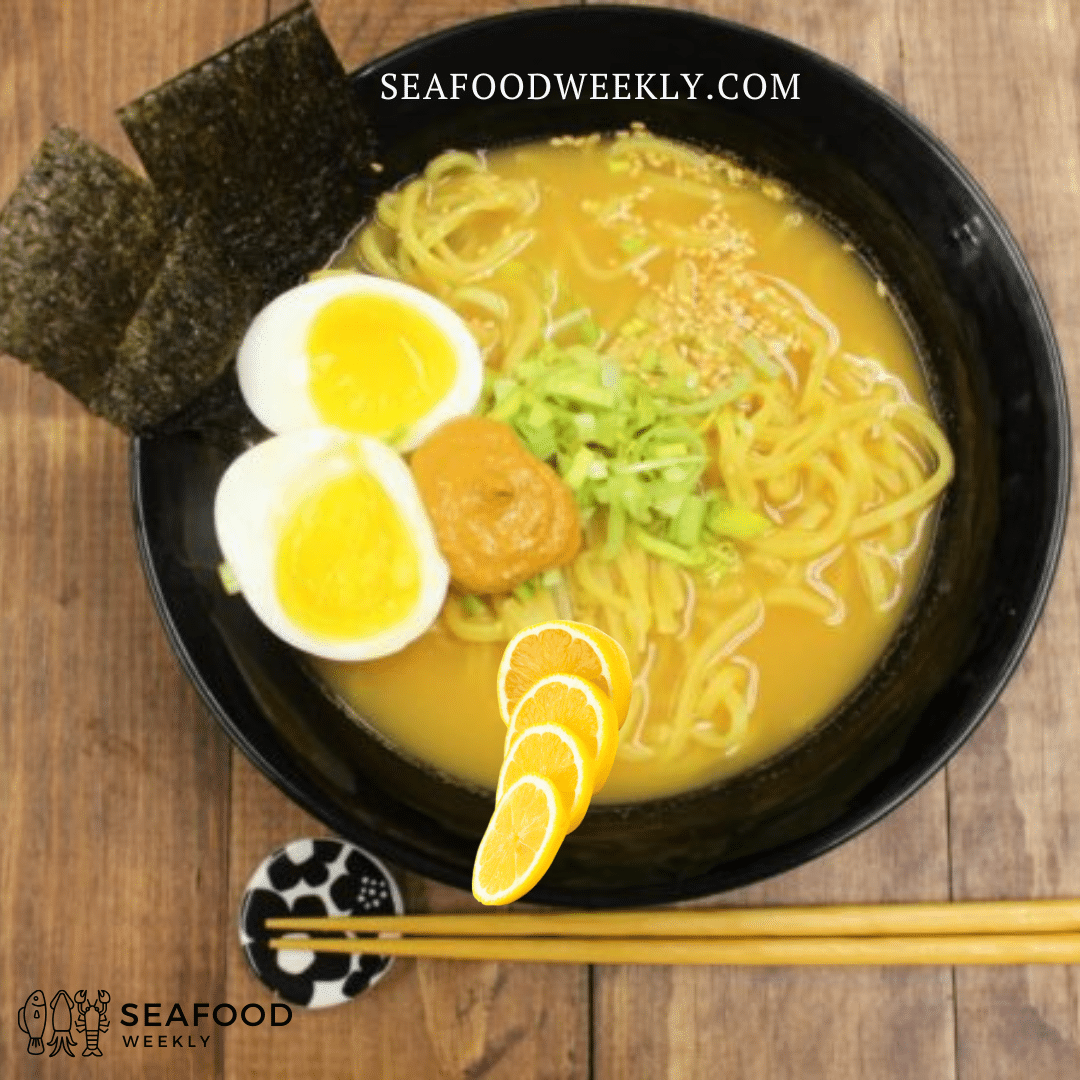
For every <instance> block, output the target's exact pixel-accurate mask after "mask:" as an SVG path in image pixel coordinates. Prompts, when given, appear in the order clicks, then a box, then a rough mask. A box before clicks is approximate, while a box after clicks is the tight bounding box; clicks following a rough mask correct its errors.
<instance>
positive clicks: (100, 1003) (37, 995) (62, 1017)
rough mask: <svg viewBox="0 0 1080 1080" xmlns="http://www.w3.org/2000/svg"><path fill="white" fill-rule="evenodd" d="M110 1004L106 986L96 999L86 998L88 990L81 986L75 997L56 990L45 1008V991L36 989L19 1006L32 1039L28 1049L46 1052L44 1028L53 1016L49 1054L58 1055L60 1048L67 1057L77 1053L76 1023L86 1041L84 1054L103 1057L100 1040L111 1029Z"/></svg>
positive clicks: (21, 1022) (23, 1025) (21, 1021)
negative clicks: (73, 1029)
mask: <svg viewBox="0 0 1080 1080" xmlns="http://www.w3.org/2000/svg"><path fill="white" fill-rule="evenodd" d="M108 1006H109V994H108V991H106V990H99V991H98V992H97V998H96V999H95V1000H94V1001H88V1000H87V997H86V991H85V990H80V991H79V992H78V993H77V994H76V995H75V1000H74V1001H72V1000H71V998H70V997H68V994H67V991H66V990H57V992H56V993H55V994H54V995H53V999H52V1001H50V1002H49V1004H48V1007H47V1008H46V1005H45V995H44V994H43V993H42V992H41V991H40V990H35V991H34V992H33V993H32V994H31V995H30V996H29V997H28V998H27V999H26V1004H25V1005H24V1006H23V1007H22V1008H21V1009H20V1010H19V1028H20V1030H21V1031H23V1032H25V1033H26V1036H27V1038H28V1039H29V1042H28V1043H27V1044H26V1052H27V1053H28V1054H44V1053H45V1046H46V1043H45V1041H44V1037H45V1029H46V1027H47V1026H48V1021H49V1019H50V1017H51V1019H52V1038H51V1039H50V1040H49V1042H48V1045H49V1046H51V1047H52V1050H51V1051H50V1053H49V1057H56V1055H57V1054H59V1053H60V1051H61V1050H63V1052H64V1053H65V1054H67V1056H68V1057H74V1056H75V1048H76V1046H78V1042H77V1041H76V1039H75V1037H74V1036H73V1035H72V1034H71V1028H72V1026H73V1025H74V1028H75V1030H76V1031H77V1032H79V1034H80V1035H82V1036H83V1038H84V1040H85V1043H86V1045H85V1046H84V1047H83V1052H82V1056H83V1057H101V1049H100V1047H99V1046H98V1041H99V1039H100V1038H101V1036H102V1035H103V1034H104V1033H105V1032H106V1031H108V1030H109V1018H108V1015H107V1012H108Z"/></svg>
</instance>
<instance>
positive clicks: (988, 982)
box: [900, 0, 1080, 1080]
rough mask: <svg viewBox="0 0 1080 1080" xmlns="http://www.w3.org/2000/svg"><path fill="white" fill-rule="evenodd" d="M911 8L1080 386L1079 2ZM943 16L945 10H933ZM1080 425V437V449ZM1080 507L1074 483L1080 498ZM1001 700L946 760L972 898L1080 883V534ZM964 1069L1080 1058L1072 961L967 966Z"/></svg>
mask: <svg viewBox="0 0 1080 1080" xmlns="http://www.w3.org/2000/svg"><path fill="white" fill-rule="evenodd" d="M971 14H972V13H971V10H970V7H969V6H968V5H966V4H964V3H962V2H961V0H953V2H951V3H944V4H938V3H934V4H932V5H931V4H929V3H925V4H923V3H912V4H910V5H905V7H904V8H903V9H902V11H901V22H900V26H901V34H902V35H903V39H904V43H905V74H906V75H907V76H908V80H907V86H908V103H909V104H910V106H911V107H912V109H913V110H914V111H915V112H916V113H917V114H918V115H919V116H921V117H922V118H923V119H925V120H926V121H927V122H928V123H929V124H930V125H931V126H932V127H933V128H935V129H936V130H937V131H938V133H939V134H940V135H942V137H944V138H945V140H946V141H947V142H948V143H949V144H950V145H951V146H952V147H953V149H954V150H956V152H957V153H958V154H959V155H960V157H961V159H962V160H963V161H964V163H965V164H966V165H967V166H968V167H969V168H970V169H971V170H972V171H973V172H974V174H975V176H976V178H977V179H978V180H979V181H980V182H981V183H982V184H983V185H984V186H985V187H986V189H987V191H988V193H989V194H990V196H991V197H992V198H993V199H994V200H995V202H996V203H997V205H998V208H999V209H1000V210H1001V211H1002V212H1003V213H1004V215H1005V217H1006V220H1007V221H1008V222H1009V224H1010V226H1011V228H1012V229H1013V231H1014V232H1015V234H1016V236H1017V238H1018V240H1019V241H1020V243H1021V246H1022V248H1023V250H1024V252H1025V255H1026V256H1027V258H1028V260H1029V261H1030V263H1031V266H1032V268H1033V270H1034V272H1035V275H1036V277H1037V278H1038V280H1039V281H1040V283H1041V286H1042V289H1043V291H1044V296H1045V297H1046V300H1047V303H1048V305H1049V308H1050V312H1051V316H1052V318H1053V320H1054V324H1055V328H1056V331H1057V334H1058V338H1059V341H1060V344H1061V346H1062V351H1063V353H1064V357H1065V363H1066V371H1067V377H1068V379H1069V380H1070V383H1071V385H1072V387H1073V389H1074V391H1075V388H1076V386H1077V385H1078V383H1077V380H1078V378H1080V366H1078V365H1080V312H1078V311H1077V309H1076V303H1075V298H1076V295H1077V290H1078V288H1080V266H1078V265H1077V262H1076V248H1077V242H1078V240H1080V225H1078V223H1080V174H1078V161H1080V146H1078V136H1077V130H1078V128H1077V121H1078V117H1077V101H1076V82H1075V63H1076V49H1077V42H1078V35H1077V22H1076V16H1075V13H1074V9H1073V7H1072V5H1070V4H1068V3H1066V2H1062V0H1049V2H1047V3H1044V4H1041V5H1039V7H1038V10H1037V11H1036V10H1035V9H1033V8H1032V7H1031V6H1030V5H1025V4H1021V3H1019V2H1015V0H1007V2H1001V3H997V4H995V5H993V6H992V7H991V8H988V9H986V10H985V11H984V12H983V13H982V14H981V15H980V17H979V18H976V19H973V18H972V17H971ZM931 18H932V19H933V26H932V28H931V24H930V23H929V21H928V20H930V19H931ZM1075 446H1076V443H1075V440H1074V453H1075ZM1073 509H1074V511H1075V509H1076V504H1075V499H1074V503H1073ZM1075 521H1076V516H1075V513H1074V514H1073V522H1074V527H1073V528H1071V529H1070V530H1069V532H1068V535H1067V538H1066V547H1065V551H1064V555H1063V558H1062V562H1061V566H1060V569H1059V571H1058V576H1057V581H1056V583H1055V586H1054V591H1053V593H1052V597H1051V601H1050V604H1049V606H1048V608H1047V611H1046V614H1045V616H1044V618H1043V620H1042V622H1041V624H1040V626H1039V629H1038V631H1037V633H1036V635H1035V638H1034V640H1033V642H1032V645H1031V647H1030V649H1029V650H1028V652H1027V655H1026V656H1025V659H1024V661H1023V664H1022V666H1021V668H1020V670H1019V672H1018V673H1017V675H1016V676H1015V677H1014V678H1013V680H1012V682H1011V683H1010V685H1009V688H1008V690H1007V691H1006V693H1005V695H1004V697H1003V699H1002V702H1001V704H1000V705H999V706H998V707H997V708H996V709H995V710H994V712H993V714H992V716H991V717H990V718H989V719H988V721H987V722H986V723H985V724H984V725H983V726H982V728H981V729H980V730H979V732H977V734H976V735H975V737H974V738H973V739H972V741H971V743H970V745H969V746H967V747H966V748H965V749H964V751H963V752H962V753H961V754H960V755H958V756H957V758H956V759H955V760H954V761H953V762H952V764H950V766H949V770H948V782H949V795H950V800H949V809H950V821H951V825H952V835H951V846H952V867H953V890H954V893H955V895H956V897H957V898H958V899H969V898H978V897H986V896H1002V895H1007V896H1055V895H1056V896H1067V895H1076V894H1077V892H1078V891H1080V835H1078V834H1077V830H1076V828H1075V826H1074V824H1073V823H1074V822H1075V821H1076V819H1077V816H1078V815H1080V781H1078V779H1077V777H1076V770H1075V768H1074V767H1073V762H1075V761H1076V760H1077V759H1078V756H1080V731H1078V730H1077V727H1076V723H1075V717H1076V713H1077V706H1078V704H1080V694H1078V689H1077V683H1076V657H1077V655H1078V654H1080V612H1078V609H1077V595H1078V586H1080V576H1078V568H1077V563H1078V554H1080V546H1078V543H1080V542H1078V537H1077V532H1076V529H1075ZM956 991H957V1007H958V1017H957V1025H958V1067H959V1076H960V1078H961V1080H969V1078H971V1080H973V1078H975V1077H978V1078H979V1080H984V1078H985V1080H999V1078H1002V1080H1003V1078H1006V1077H1019V1076H1022V1075H1046V1076H1075V1075H1078V1074H1080V1017H1078V1014H1077V1011H1076V1008H1075V1002H1076V1000H1077V997H1078V996H1080V981H1078V976H1077V972H1076V970H1075V969H1074V968H1066V967H1054V968H1043V969H1038V968H1023V967H1020V968H1008V969H1002V970H1000V971H978V970H975V969H963V968H961V969H958V970H957V977H956Z"/></svg>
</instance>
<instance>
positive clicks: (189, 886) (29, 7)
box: [0, 0, 263, 1078]
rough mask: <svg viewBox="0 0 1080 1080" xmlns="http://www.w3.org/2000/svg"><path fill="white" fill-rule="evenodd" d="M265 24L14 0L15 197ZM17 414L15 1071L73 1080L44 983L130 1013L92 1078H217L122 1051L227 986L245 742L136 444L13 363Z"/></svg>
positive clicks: (6, 569) (1, 752) (205, 1067)
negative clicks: (180, 612)
mask: <svg viewBox="0 0 1080 1080" xmlns="http://www.w3.org/2000/svg"><path fill="white" fill-rule="evenodd" d="M262 14H263V12H262V4H261V3H255V4H250V5H247V6H246V7H245V6H244V5H239V4H238V5H234V6H233V7H231V8H230V9H228V10H225V11H223V10H222V8H221V6H220V5H218V4H216V3H210V2H206V3H202V4H181V3H163V4H158V5H153V6H151V5H148V4H146V3H143V2H138V0H114V2H106V3H96V4H88V3H83V2H77V3H71V4H60V3H29V2H13V3H6V4H4V5H3V8H2V10H0V145H3V147H4V156H3V159H2V160H0V198H6V197H7V194H8V192H9V191H10V190H11V188H12V187H13V186H14V183H15V181H16V178H17V176H18V174H19V172H20V171H21V170H22V169H23V168H24V167H25V166H26V164H27V163H28V162H29V160H30V158H31V157H32V155H33V153H34V151H35V150H36V148H37V145H38V143H39V142H40V140H41V139H42V138H43V137H44V135H45V134H46V132H47V131H48V129H49V127H50V126H51V125H52V124H54V123H65V124H70V125H73V126H75V127H78V128H79V129H81V130H82V131H84V132H85V133H87V134H88V135H90V136H91V137H92V138H94V139H96V140H98V141H100V142H101V143H102V144H103V145H106V146H107V147H109V149H111V150H112V151H114V152H117V153H119V154H121V155H122V156H124V157H125V158H126V159H127V160H128V161H129V162H130V161H132V160H133V158H132V155H131V154H130V151H129V150H127V149H126V147H125V145H124V142H123V138H122V135H121V134H120V131H119V128H118V127H117V126H116V123H115V121H114V120H113V119H112V109H113V108H114V107H116V106H118V105H120V104H122V103H124V102H125V101H127V100H129V99H130V98H131V97H133V96H134V95H135V94H137V93H139V92H140V91H141V90H143V89H146V88H147V87H148V86H150V85H152V84H154V83H155V82H158V81H160V80H161V79H163V78H165V77H166V76H168V75H169V74H171V73H172V72H174V71H175V70H176V69H177V68H178V67H182V66H183V65H185V64H188V63H190V62H191V61H193V60H195V59H196V58H198V57H200V56H203V55H205V54H206V53H208V52H210V51H213V50H214V49H217V48H219V47H220V46H221V45H222V44H223V43H224V42H226V41H228V40H230V39H231V38H233V37H236V36H238V35H239V34H241V33H243V32H245V31H246V30H247V29H249V28H250V27H251V26H253V25H255V24H257V22H258V21H259V20H260V19H261V17H262ZM0 402H2V409H3V423H2V424H0V461H2V462H3V468H2V469H0V506H2V507H3V516H2V517H0V566H2V567H3V573H2V574H0V640H2V641H3V649H2V652H0V672H2V674H0V686H2V688H3V692H2V694H0V763H2V764H0V769H2V771H0V805H2V806H3V808H4V811H5V814H4V816H5V836H4V841H3V844H2V845H0V941H2V942H3V945H2V946H0V1076H5V1077H8V1076H10V1077H20V1078H22V1077H37V1076H47V1075H50V1074H52V1073H54V1072H57V1071H59V1068H60V1067H59V1066H58V1062H57V1061H56V1060H53V1061H50V1060H49V1059H48V1058H47V1057H46V1058H44V1059H38V1058H32V1057H29V1056H28V1055H27V1053H26V1037H25V1036H24V1035H23V1034H22V1033H21V1032H20V1031H19V1030H18V1028H17V1026H16V1023H15V1017H16V1013H17V1010H18V1009H19V1007H20V1006H22V1004H23V1003H24V1001H25V1000H26V998H27V997H28V996H29V994H30V993H31V992H32V991H33V990H35V989H41V990H42V991H43V992H44V993H45V995H46V999H47V1000H49V999H51V998H52V996H53V994H55V993H56V991H57V990H59V989H61V988H63V989H65V990H67V992H68V993H69V994H70V995H71V996H72V997H74V995H75V994H76V992H77V991H78V990H83V989H85V990H86V991H87V992H88V995H89V997H90V998H91V999H93V998H94V996H95V994H96V991H97V990H98V989H99V988H101V989H106V990H108V992H109V993H110V995H111V996H112V1000H113V1004H112V1006H111V1008H110V1010H109V1018H110V1020H111V1024H112V1027H111V1030H110V1031H108V1032H106V1033H105V1034H104V1035H103V1036H102V1042H101V1046H102V1051H103V1057H102V1058H101V1059H100V1061H99V1060H97V1059H86V1058H81V1057H80V1058H79V1066H80V1070H79V1075H80V1076H88V1077H92V1076H103V1077H110V1078H123V1077H136V1076H138V1077H170V1078H182V1077H203V1076H210V1075H213V1072H214V1070H215V1062H214V1058H213V1053H214V1051H213V1049H212V1048H211V1049H209V1050H208V1051H207V1052H206V1053H204V1055H203V1056H202V1057H198V1056H196V1054H195V1052H194V1051H185V1052H182V1053H181V1052H178V1051H169V1052H166V1051H160V1050H159V1051H156V1052H151V1051H149V1050H147V1051H143V1052H142V1055H141V1056H140V1057H139V1059H138V1060H137V1061H136V1060H133V1059H131V1058H124V1057H123V1056H122V1053H123V1051H122V1043H121V1032H124V1031H125V1030H126V1029H124V1028H122V1027H121V1025H120V1020H121V1016H120V1014H119V1007H120V1005H121V1004H122V1003H123V1002H126V1001H136V1002H143V1001H161V1000H169V1001H171V1000H180V1001H186V1002H188V1003H190V1002H193V1001H195V1000H207V998H208V997H209V998H210V999H212V1000H214V999H216V1000H220V999H221V996H222V994H223V992H224V987H225V953H224V950H223V949H222V944H221V935H220V932H219V929H218V927H217V925H216V924H215V922H214V920H211V919H207V917H206V916H207V913H208V912H216V911H222V910H224V908H225V906H226V903H227V899H226V898H227V889H226V865H227V856H226V847H227V836H228V834H227V828H228V820H227V813H226V811H227V806H228V783H229V749H228V747H227V744H226V741H225V739H224V738H223V737H222V735H221V734H220V733H219V732H218V730H217V729H216V727H214V726H213V725H212V724H211V723H210V721H209V720H208V719H207V717H206V716H205V715H204V713H203V712H202V710H201V708H200V707H199V706H198V704H197V703H196V700H195V695H194V693H193V691H192V690H191V689H190V687H189V686H188V684H187V681H186V680H185V679H184V678H183V676H182V675H181V673H180V671H179V669H178V667H177V665H176V663H175V661H174V660H173V658H172V656H171V654H170V653H169V650H168V647H167V645H166V644H165V640H164V637H163V635H162V633H161V631H160V628H159V626H158V623H157V620H156V617H155V615H154V613H153V610H152V607H151V604H150V601H149V597H148V595H147V591H146V588H145V585H144V584H143V582H142V580H141V574H140V571H139V568H138V564H137V559H136V553H135V546H134V543H133V536H132V531H131V525H130V511H129V502H128V484H127V447H126V443H125V440H124V439H123V438H122V437H121V436H120V435H119V434H117V433H116V432H114V431H112V430H111V429H110V428H108V427H107V426H106V425H105V424H104V423H102V422H100V421H98V420H95V419H92V418H90V417H89V416H88V415H86V414H85V413H84V412H83V410H82V409H81V408H80V407H78V406H77V405H76V404H75V403H74V402H72V401H71V400H70V399H68V398H67V397H66V396H65V395H64V394H63V393H62V392H61V391H60V390H58V389H57V388H56V387H54V386H52V385H51V384H48V383H46V382H45V380H43V379H41V378H39V377H37V376H34V375H31V374H30V373H29V372H28V371H27V370H26V369H24V368H23V367H22V366H21V365H17V364H15V363H14V362H13V361H11V360H9V359H7V358H2V359H0ZM166 1008H168V1006H166ZM189 1010H190V1004H189ZM46 1037H48V1035H47V1036H46ZM80 1052H81V1040H80V1049H77V1050H76V1053H77V1054H79V1053H80ZM129 1053H130V1051H129ZM158 1055H160V1056H158ZM64 1065H65V1066H67V1067H69V1068H72V1067H73V1063H69V1062H67V1061H66V1060H65V1061H64Z"/></svg>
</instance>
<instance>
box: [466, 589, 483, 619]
mask: <svg viewBox="0 0 1080 1080" xmlns="http://www.w3.org/2000/svg"><path fill="white" fill-rule="evenodd" d="M461 606H462V607H463V608H464V609H465V614H466V615H467V616H468V617H469V618H470V619H475V618H476V617H477V616H478V615H487V614H488V606H487V604H485V603H484V601H483V600H481V599H480V597H479V596H473V594H472V593H466V594H465V595H464V596H463V597H462V598H461Z"/></svg>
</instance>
